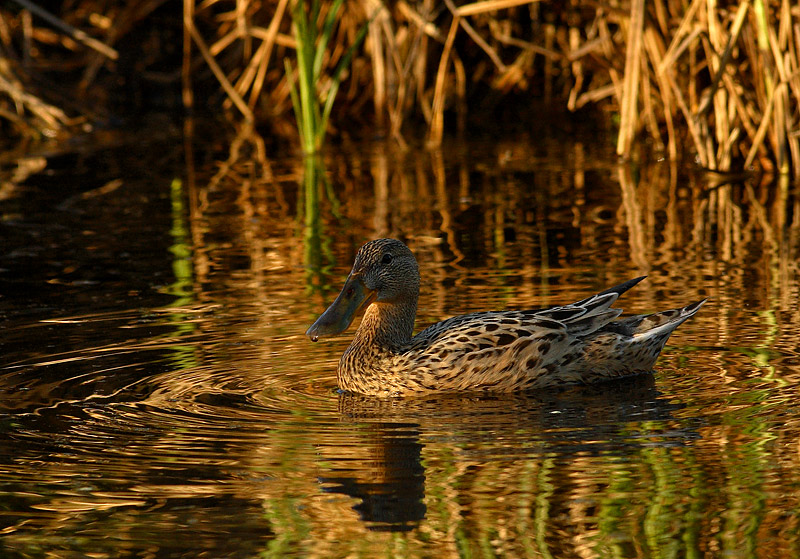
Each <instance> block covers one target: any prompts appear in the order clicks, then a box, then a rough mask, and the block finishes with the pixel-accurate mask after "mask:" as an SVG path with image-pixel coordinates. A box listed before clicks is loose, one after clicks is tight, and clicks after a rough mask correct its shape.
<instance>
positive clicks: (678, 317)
mask: <svg viewBox="0 0 800 559" xmlns="http://www.w3.org/2000/svg"><path fill="white" fill-rule="evenodd" d="M707 300H708V299H703V300H702V301H697V302H695V303H692V304H691V305H686V306H685V307H681V308H679V309H672V310H669V311H661V312H657V313H653V314H648V315H639V316H633V317H631V318H628V319H626V320H621V321H620V323H621V325H623V324H625V325H627V326H628V328H630V333H629V335H630V336H631V337H632V338H634V339H635V340H645V339H650V338H660V337H662V336H664V342H666V341H667V340H666V338H668V337H669V335H670V334H672V332H673V331H674V330H675V329H676V328H677V327H678V326H680V325H681V324H683V323H684V322H686V321H687V320H688V319H690V318H691V317H693V316H694V315H695V313H697V311H698V310H700V307H702V306H703V303H705V302H706V301H707Z"/></svg>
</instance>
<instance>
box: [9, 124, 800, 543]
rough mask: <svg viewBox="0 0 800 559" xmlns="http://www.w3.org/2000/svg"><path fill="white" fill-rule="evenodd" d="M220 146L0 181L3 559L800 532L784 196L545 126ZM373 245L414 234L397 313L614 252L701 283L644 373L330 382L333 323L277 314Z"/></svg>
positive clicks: (568, 280) (526, 298)
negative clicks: (412, 387)
mask: <svg viewBox="0 0 800 559" xmlns="http://www.w3.org/2000/svg"><path fill="white" fill-rule="evenodd" d="M189 143H190V142H189ZM231 146H232V147H231V149H230V152H228V153H225V154H224V155H223V156H222V157H216V156H210V155H206V154H204V153H198V154H188V155H189V156H190V157H188V160H189V161H208V163H207V164H206V165H200V166H198V167H197V168H194V167H191V168H190V169H189V170H188V171H187V169H186V168H185V163H184V159H183V155H185V154H181V153H172V152H170V153H171V155H168V156H163V155H160V156H159V162H158V164H154V165H153V166H148V168H147V169H142V168H141V167H142V166H141V165H139V164H137V163H135V162H132V161H128V158H139V159H141V157H142V155H141V154H138V153H136V150H133V149H132V150H130V151H131V153H124V152H125V151H126V150H122V152H120V151H115V152H112V153H110V154H106V155H105V156H104V157H99V158H98V159H97V160H95V161H93V162H91V163H86V162H84V163H83V164H82V165H72V164H69V165H65V168H67V169H69V171H68V172H65V173H63V174H61V175H60V176H50V175H42V176H41V177H37V176H34V177H31V178H29V179H28V182H27V183H26V185H25V187H24V188H22V187H19V188H18V189H17V190H12V191H11V194H10V195H8V197H7V198H5V199H3V200H2V201H0V207H1V208H2V215H3V216H4V217H3V220H2V221H1V222H0V228H1V229H2V231H0V232H1V233H2V235H3V238H4V239H7V242H8V246H9V247H10V249H9V250H7V251H4V254H2V255H0V287H2V293H3V295H4V297H3V298H2V299H0V312H2V319H3V323H2V328H3V332H2V339H1V340H0V346H1V347H0V350H2V355H3V358H2V361H0V431H2V434H3V436H2V437H0V491H2V492H3V497H4V498H3V500H2V502H3V505H2V509H0V510H2V513H1V514H0V518H2V520H1V521H0V534H2V539H1V540H0V549H1V550H2V554H3V556H8V557H33V556H37V557H38V556H43V555H48V556H55V557H73V556H74V557H77V556H93V557H95V556H96V557H120V556H212V557H222V556H224V557H253V556H257V555H261V556H265V557H292V556H294V557H307V556H316V557H350V556H365V557H375V556H392V557H396V556H407V557H417V556H431V557H446V556H466V557H469V556H480V557H484V556H507V557H609V556H614V557H652V556H657V557H660V556H670V557H672V556H711V557H716V556H723V555H724V556H731V557H754V556H759V557H766V556H769V557H794V556H797V555H798V553H800V550H799V549H798V548H799V547H800V534H798V530H800V522H798V520H799V519H798V511H800V490H799V489H798V488H799V487H800V474H799V473H798V472H800V467H799V466H800V463H799V462H800V413H798V411H797V409H796V408H797V406H796V405H795V400H796V394H797V390H798V387H799V386H800V359H799V358H798V349H797V342H796V340H797V338H798V334H800V330H799V327H798V324H800V320H799V319H800V317H798V310H797V296H798V282H797V280H798V276H797V262H798V256H799V255H798V246H797V242H798V225H797V223H796V217H795V216H796V215H797V213H798V208H797V207H796V204H797V202H796V200H795V198H796V195H795V192H794V191H793V190H791V189H789V188H788V187H787V188H783V189H780V188H778V189H775V191H774V193H769V194H761V191H760V190H758V188H757V187H754V186H753V185H747V184H746V185H712V186H710V187H707V186H706V185H705V184H704V183H702V182H700V181H699V180H698V179H697V178H696V177H693V176H692V175H691V174H687V173H678V171H677V170H676V169H670V168H669V167H668V166H665V165H652V166H644V167H641V168H636V169H634V168H630V167H625V166H617V165H616V164H612V163H611V161H613V159H612V156H611V155H610V151H603V150H602V149H601V148H599V147H597V146H596V143H591V144H590V143H581V142H576V141H575V140H573V139H571V138H550V139H535V138H514V139H513V140H510V141H494V142H476V143H474V144H468V145H460V146H456V147H454V148H452V149H445V150H444V151H438V152H426V151H423V150H415V151H411V152H398V151H396V150H394V149H392V148H391V146H386V145H384V144H377V145H367V146H363V145H361V146H356V147H353V148H352V149H349V150H347V151H346V152H344V153H343V154H331V155H329V156H327V157H326V158H325V160H324V161H313V160H312V161H310V162H303V161H302V160H299V159H298V160H295V159H292V158H285V157H284V158H274V159H270V158H268V157H267V156H266V148H265V147H264V144H263V142H261V141H260V140H259V139H258V138H256V137H253V136H250V135H247V134H245V133H243V134H242V135H240V136H239V137H238V138H236V140H235V141H234V142H232V144H231ZM157 147H158V150H159V153H160V154H163V153H164V152H165V151H166V149H167V148H165V147H164V146H157ZM169 149H171V150H176V149H177V148H175V147H170V148H169ZM150 157H152V155H150ZM217 159H219V161H217ZM109 160H110V161H113V162H114V163H113V165H112V164H110V163H109ZM126 161H127V163H126ZM68 163H69V162H68ZM306 163H308V165H310V166H309V167H307V166H306ZM76 168H77V169H81V168H83V169H87V171H86V173H85V174H84V175H81V174H79V173H78V172H77V171H75V169H76ZM310 173H312V174H314V175H315V176H316V177H321V176H324V177H326V178H327V182H325V181H320V180H318V179H315V180H314V181H309V182H304V181H306V179H307V178H308V177H309V176H310V175H309V174H310ZM111 181H118V182H113V183H112V182H111ZM62 183H63V186H60V189H55V188H54V185H56V184H58V185H62ZM109 184H113V185H114V188H106V187H107V185H109ZM65 200H69V203H68V204H66V203H65ZM383 235H392V236H398V237H401V238H403V239H405V240H406V241H408V242H409V244H410V245H411V247H412V249H413V250H414V251H415V252H416V253H417V254H418V257H419V260H420V265H421V272H422V276H423V291H422V295H421V300H420V318H419V323H420V326H424V325H425V324H428V323H430V322H433V321H436V320H440V319H442V318H445V317H447V316H450V315H452V314H457V313H463V312H469V311H472V310H480V309H489V308H493V309H504V308H524V307H530V306H539V305H546V304H553V303H557V302H564V301H570V300H575V299H577V298H580V297H582V296H584V295H585V294H587V293H592V292H595V291H597V290H598V289H600V288H603V287H605V286H607V285H611V284H613V283H615V282H618V281H621V280H623V279H626V278H628V277H633V276H635V275H639V274H641V273H648V274H649V276H650V277H649V278H648V279H647V281H646V282H645V283H643V284H642V285H641V286H640V287H639V288H637V289H636V290H634V291H632V292H630V293H628V294H626V295H625V298H624V300H623V302H622V303H623V305H624V306H625V308H626V310H628V311H629V312H645V311H651V310H654V309H660V308H664V307H666V306H669V305H675V306H677V305H680V304H684V303H686V302H688V301H692V300H696V299H699V298H701V297H705V296H709V297H710V299H711V300H710V302H709V303H708V304H707V306H706V307H705V308H704V309H703V312H701V313H700V314H698V315H697V316H696V317H695V318H694V319H693V320H692V321H690V322H687V323H686V324H684V325H683V326H682V327H681V328H680V329H679V330H678V332H677V333H676V334H675V335H674V336H673V338H672V339H671V340H670V344H671V345H670V346H669V347H668V348H667V349H666V350H665V352H664V354H663V356H662V358H661V360H660V361H659V365H658V370H657V371H656V374H655V375H644V376H640V377H636V378H633V379H627V380H624V381H619V382H615V383H609V384H603V385H597V386H588V387H573V388H570V389H567V390H561V391H553V392H541V393H535V394H524V395H522V394H519V395H503V396H479V397H478V396H474V395H468V394H467V395H449V396H441V397H427V398H420V399H410V400H377V399H373V398H365V397H360V396H357V395H347V394H340V393H338V392H337V391H336V379H335V367H336V362H337V361H338V356H339V355H340V354H341V352H342V350H343V349H344V348H345V347H346V345H347V343H348V340H347V337H346V336H343V337H342V338H340V339H335V340H333V341H331V342H326V343H324V344H323V343H320V344H310V343H309V342H308V341H307V340H306V339H305V338H304V336H303V332H304V331H305V329H306V327H307V326H308V324H310V322H311V321H312V320H313V319H314V318H315V316H316V315H317V314H318V313H319V312H320V311H321V310H322V308H324V306H325V305H326V304H327V303H329V302H330V300H331V297H332V296H333V295H334V294H335V292H336V290H337V289H338V287H339V286H340V283H341V280H342V279H343V276H344V274H346V273H347V271H348V269H349V265H350V260H351V258H352V256H353V254H354V252H355V250H356V249H357V248H358V246H359V245H360V244H361V243H362V242H363V241H364V240H366V239H368V238H373V237H378V236H383ZM706 309H707V310H706Z"/></svg>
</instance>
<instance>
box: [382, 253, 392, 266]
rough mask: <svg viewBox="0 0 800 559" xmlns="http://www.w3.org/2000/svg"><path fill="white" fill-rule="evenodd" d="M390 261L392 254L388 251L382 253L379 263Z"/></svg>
mask: <svg viewBox="0 0 800 559" xmlns="http://www.w3.org/2000/svg"><path fill="white" fill-rule="evenodd" d="M391 261H392V255H391V254H389V253H386V254H384V255H383V258H381V264H388V263H389V262H391Z"/></svg>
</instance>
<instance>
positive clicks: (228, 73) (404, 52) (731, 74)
mask: <svg viewBox="0 0 800 559" xmlns="http://www.w3.org/2000/svg"><path fill="white" fill-rule="evenodd" d="M302 1H303V0H237V1H233V0H200V1H198V0H184V1H183V10H182V13H178V11H177V10H176V8H175V6H171V5H169V3H165V2H164V1H163V0H150V1H149V2H143V3H137V8H136V9H133V8H121V7H119V6H117V5H116V4H114V3H111V4H105V3H99V2H97V0H76V1H75V2H72V3H70V4H69V5H65V6H66V7H65V8H64V12H63V13H56V14H48V15H49V17H45V16H44V15H43V14H42V13H41V9H38V11H37V9H36V8H35V6H34V5H33V4H30V3H29V2H27V0H15V3H16V4H10V5H6V6H5V7H4V8H2V9H0V10H1V11H2V12H3V13H2V17H1V18H0V48H1V49H2V51H0V119H2V127H3V128H5V129H8V130H9V131H11V132H12V133H14V134H16V135H23V136H24V135H26V134H27V135H29V136H30V135H34V134H36V133H42V134H52V133H53V130H61V129H63V128H65V127H68V126H69V125H70V124H74V123H75V122H76V120H75V119H76V117H77V118H81V117H83V118H84V119H86V118H88V116H87V114H88V113H89V111H88V110H85V109H84V108H81V107H80V103H78V102H77V101H76V100H77V99H80V96H79V94H78V92H80V91H87V90H89V89H90V88H91V87H92V86H97V87H107V86H108V83H110V81H112V80H109V79H106V80H101V79H99V78H98V76H99V75H100V74H101V72H100V70H101V69H102V70H103V73H104V75H108V74H110V75H112V76H113V75H114V74H115V73H119V72H124V71H133V70H138V71H141V69H142V68H141V65H136V64H134V65H131V64H122V63H121V62H120V61H119V60H117V58H119V59H130V58H134V59H135V58H136V57H137V56H139V55H140V53H137V52H135V49H136V48H144V46H141V43H138V42H130V41H129V42H125V43H124V45H125V49H124V50H123V49H121V48H120V50H119V52H118V50H116V49H117V48H118V47H117V45H118V44H120V43H121V41H122V40H123V38H124V37H125V36H126V34H129V33H133V32H134V31H136V30H137V29H140V28H142V27H148V26H150V27H155V24H154V23H153V21H154V19H155V17H156V15H158V17H159V18H160V19H159V22H160V24H161V23H163V21H164V20H165V19H171V20H172V21H174V22H175V23H176V24H178V25H179V26H180V29H181V30H182V33H183V40H182V46H181V51H180V52H179V53H176V56H174V57H172V58H167V59H164V60H161V63H162V65H163V64H164V63H167V64H171V65H172V66H173V67H174V68H173V69H174V70H175V73H174V74H170V75H171V76H173V77H175V80H174V81H172V82H170V85H173V86H175V87H177V86H178V83H177V77H176V76H177V75H178V73H179V74H180V77H181V80H180V83H181V91H182V95H181V99H182V102H183V104H184V105H185V106H187V107H195V106H199V105H201V104H205V103H206V102H210V103H211V104H218V103H221V104H222V105H223V106H224V107H225V108H226V109H229V110H230V114H231V115H233V116H234V117H235V118H240V119H244V120H246V121H254V122H255V121H257V122H268V123H269V125H270V126H271V128H272V130H273V131H274V132H275V133H276V134H279V135H285V136H291V137H293V138H294V137H296V134H297V129H296V126H295V125H294V124H292V120H291V118H292V117H291V115H292V110H291V96H290V91H291V88H290V84H291V82H292V80H293V79H294V76H290V75H287V66H286V64H285V63H284V61H285V60H287V59H288V60H295V53H296V50H297V48H298V46H297V44H296V37H295V36H294V35H293V33H292V18H291V12H292V9H293V7H294V6H296V5H297V2H302ZM306 3H307V4H309V5H310V6H312V9H311V10H310V11H311V12H312V13H318V15H319V17H318V24H319V25H320V26H322V25H324V21H325V15H326V14H327V13H328V11H329V10H330V8H331V6H332V4H333V1H332V0H306ZM314 8H315V9H316V12H314ZM365 25H366V26H367V28H368V29H367V38H366V40H365V42H364V45H363V47H362V48H361V49H360V50H359V51H358V52H356V53H355V56H354V58H353V60H352V64H351V66H350V67H349V73H348V75H346V76H343V77H344V81H343V82H342V84H341V87H340V88H338V92H337V93H335V94H336V95H337V102H336V106H335V108H334V110H333V113H332V115H331V121H330V128H331V129H333V130H334V131H336V130H339V131H353V132H357V131H358V129H359V128H364V127H366V128H367V129H369V130H370V131H373V130H375V128H376V127H377V129H379V130H383V131H384V133H385V134H386V135H387V136H390V137H392V138H394V139H395V140H396V141H397V142H399V143H400V144H401V145H402V144H404V143H405V142H406V138H407V137H412V136H414V135H418V130H419V127H420V126H423V127H424V129H425V130H426V137H427V140H428V142H429V143H431V144H433V145H437V144H440V143H441V142H442V141H443V139H444V137H445V135H447V134H451V133H458V132H459V131H461V132H463V131H464V129H465V126H466V124H467V122H468V120H469V119H472V118H479V117H481V115H482V114H494V112H497V111H499V109H498V107H501V108H502V111H501V112H503V113H504V114H505V115H508V114H519V115H526V114H527V115H529V114H531V106H532V100H533V99H543V100H544V101H545V103H547V104H552V105H553V106H554V107H564V108H566V109H568V110H570V111H578V110H581V109H584V108H585V107H593V108H594V109H596V110H599V111H601V112H605V113H607V114H608V115H609V118H610V119H611V120H612V121H613V122H614V123H615V124H616V125H617V130H618V132H617V153H618V154H619V155H620V156H623V157H636V156H637V155H638V152H639V151H640V150H641V149H642V146H651V147H652V148H654V149H657V150H662V151H663V152H664V153H665V154H666V155H667V156H668V157H669V158H670V159H673V160H679V159H681V158H682V157H685V156H687V155H689V156H690V157H694V158H695V159H696V161H697V163H698V164H699V165H700V166H702V167H704V168H707V169H709V170H711V171H719V172H729V171H738V170H743V169H750V168H752V167H757V168H758V169H760V170H766V171H769V172H774V173H780V174H784V175H790V176H794V177H799V176H800V6H798V5H797V4H796V3H793V2H791V1H790V0H745V1H742V2H720V1H717V0H704V1H701V0H691V1H687V0H657V1H654V2H645V1H644V0H629V1H627V2H614V1H606V0H597V1H577V0H575V1H572V2H569V3H563V2H547V1H545V0H477V1H473V2H466V3H465V2H460V1H458V0H445V1H444V2H436V1H434V0H418V1H416V2H411V1H408V0H399V1H396V2H383V1H382V0H358V1H355V0H354V1H352V2H345V3H344V4H343V9H342V10H341V12H340V13H339V15H338V16H337V18H336V26H335V28H334V29H333V30H331V36H330V42H329V47H328V49H327V50H326V53H325V56H324V57H323V58H322V60H320V61H319V63H320V65H321V71H320V73H319V77H318V83H317V84H316V85H317V87H316V90H317V92H318V95H319V96H320V97H321V100H324V98H325V97H326V95H329V94H333V93H332V92H333V91H335V90H336V88H335V87H334V82H333V81H332V80H331V76H332V75H333V73H334V69H335V68H337V66H338V65H339V64H340V62H341V60H342V58H343V57H344V56H345V55H346V53H347V50H348V47H349V46H350V45H352V44H353V43H354V42H356V39H357V37H358V33H359V30H360V29H362V28H363V26H365ZM151 34H157V30H156V31H153V32H152V33H151ZM54 60H58V61H59V62H60V65H61V66H63V65H64V64H67V65H68V66H69V67H70V68H71V69H72V70H73V71H72V74H71V76H72V82H71V83H70V85H71V86H72V87H71V89H69V90H68V91H66V92H65V91H64V89H65V88H64V87H63V86H64V84H63V83H61V84H59V87H58V88H56V89H57V91H58V92H59V95H53V92H52V91H50V90H49V89H48V88H47V87H42V86H41V84H43V83H44V84H46V83H47V80H48V79H49V80H54V79H56V78H55V77H54V76H56V77H57V76H60V75H63V72H62V73H61V74H59V71H58V69H57V68H54V66H57V65H54V64H52V63H51V62H52V61H54ZM48 62H50V64H48ZM292 67H296V65H294V66H292ZM75 69H78V70H79V71H77V72H76V71H75ZM69 94H71V95H72V98H71V99H69V100H68V101H65V100H64V95H69ZM502 125H503V123H502V122H500V123H499V124H497V126H500V127H502ZM642 140H647V141H642Z"/></svg>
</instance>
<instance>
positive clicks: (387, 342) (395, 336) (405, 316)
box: [353, 299, 417, 351]
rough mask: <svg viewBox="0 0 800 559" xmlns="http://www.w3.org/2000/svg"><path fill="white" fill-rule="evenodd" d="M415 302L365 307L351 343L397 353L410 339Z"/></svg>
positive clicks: (415, 311) (415, 309)
mask: <svg viewBox="0 0 800 559" xmlns="http://www.w3.org/2000/svg"><path fill="white" fill-rule="evenodd" d="M416 315H417V301H416V299H414V300H413V301H406V302H404V303H403V304H389V303H373V304H371V305H370V306H369V307H367V310H366V312H365V313H364V318H363V319H362V320H361V325H360V326H359V327H358V330H356V334H355V338H354V340H353V343H354V344H355V343H356V341H360V342H361V343H364V344H366V345H370V346H377V347H379V348H380V349H383V350H390V351H398V350H400V349H401V348H402V347H403V346H404V345H406V344H407V343H408V341H409V340H410V339H411V334H412V333H413V331H414V319H415V318H416Z"/></svg>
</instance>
